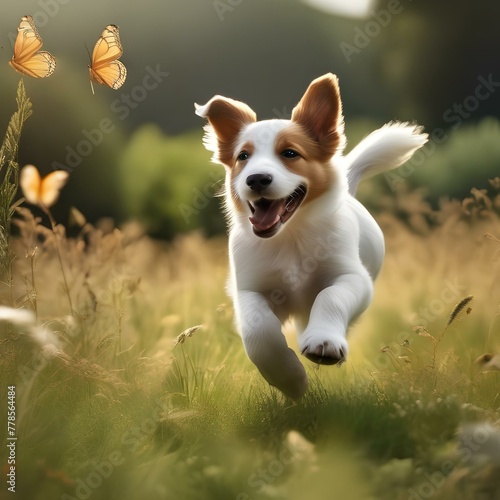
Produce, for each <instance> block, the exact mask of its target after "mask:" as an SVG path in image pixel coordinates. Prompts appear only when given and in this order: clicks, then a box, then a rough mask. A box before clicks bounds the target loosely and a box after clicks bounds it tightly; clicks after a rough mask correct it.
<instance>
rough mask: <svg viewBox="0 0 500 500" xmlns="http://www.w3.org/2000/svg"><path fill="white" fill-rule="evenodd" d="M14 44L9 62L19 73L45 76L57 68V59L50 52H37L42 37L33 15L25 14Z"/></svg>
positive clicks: (36, 76)
mask: <svg viewBox="0 0 500 500" xmlns="http://www.w3.org/2000/svg"><path fill="white" fill-rule="evenodd" d="M17 31H18V33H17V37H16V42H15V44H14V55H13V56H12V59H11V60H10V61H9V64H10V65H11V66H12V67H13V68H14V69H15V70H16V71H18V72H19V73H22V74H24V75H28V76H32V77H33V78H45V77H47V76H50V75H51V74H52V73H53V72H54V70H55V69H56V60H55V58H54V56H53V55H52V54H50V53H49V52H38V53H36V52H37V50H39V49H40V48H41V47H42V45H43V42H42V38H41V36H40V35H39V34H38V31H37V29H36V27H35V24H34V22H33V18H32V17H31V16H23V17H22V18H21V23H20V24H19V28H17Z"/></svg>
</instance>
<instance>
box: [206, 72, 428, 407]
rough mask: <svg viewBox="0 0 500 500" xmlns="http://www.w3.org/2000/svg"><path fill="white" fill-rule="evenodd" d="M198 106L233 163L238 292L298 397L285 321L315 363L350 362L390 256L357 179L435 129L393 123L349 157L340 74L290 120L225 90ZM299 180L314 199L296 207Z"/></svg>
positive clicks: (252, 353) (240, 323)
mask: <svg viewBox="0 0 500 500" xmlns="http://www.w3.org/2000/svg"><path fill="white" fill-rule="evenodd" d="M196 112H197V114H198V115H200V116H202V117H205V118H207V119H208V122H209V123H208V125H207V126H206V128H205V130H206V134H205V139H204V142H205V146H206V147H207V149H209V150H211V151H212V152H213V153H214V158H213V159H214V161H216V162H218V163H222V164H223V165H224V166H225V167H226V205H227V210H228V214H229V219H230V232H229V255H230V267H231V281H230V283H231V284H230V292H231V295H232V297H233V301H234V307H235V313H236V321H237V327H238V330H239V332H240V334H241V336H242V339H243V344H244V347H245V350H246V352H247V354H248V356H249V357H250V359H251V360H252V361H253V363H254V364H255V365H256V366H257V368H258V369H259V371H260V372H261V374H262V375H263V376H264V377H265V379H266V380H267V381H268V382H269V383H270V384H271V385H274V386H276V387H277V388H279V389H280V390H281V391H283V392H284V393H285V394H287V395H289V396H291V397H293V398H299V397H301V396H302V395H303V394H304V392H305V391H306V389H307V376H306V372H305V369H304V367H303V365H302V363H301V362H300V361H299V358H298V357H297V355H296V354H295V352H294V351H293V350H292V349H290V348H289V347H288V346H287V343H286V340H285V337H284V335H283V334H282V331H281V326H282V324H283V323H284V322H285V321H286V320H287V319H289V318H293V319H294V321H295V326H296V329H297V334H298V340H299V346H300V350H301V352H302V354H303V355H305V356H306V357H308V358H309V359H311V360H312V361H314V362H316V363H323V364H335V363H340V362H342V361H344V360H345V358H346V356H347V353H348V344H347V341H346V332H347V329H348V327H349V325H350V324H351V323H352V322H353V321H354V320H355V319H356V318H357V317H358V316H359V315H360V314H361V313H362V312H363V311H364V310H365V309H366V308H367V307H368V305H369V304H370V302H371V299H372V294H373V281H374V279H375V278H376V276H377V274H378V273H379V270H380V268H381V265H382V261H383V257H384V238H383V234H382V231H381V229H380V228H379V226H378V225H377V223H376V222H375V220H374V219H373V218H372V216H371V215H370V214H369V213H368V211H367V210H366V209H365V208H364V207H363V206H362V205H361V203H359V202H358V201H357V200H356V199H355V198H354V195H355V192H356V189H357V185H358V183H359V181H360V180H361V178H362V177H365V176H368V175H372V174H375V173H379V172H383V171H385V170H389V169H392V168H395V167H398V166H399V165H401V164H402V163H404V162H405V161H406V160H408V159H409V158H410V157H411V156H412V154H413V153H414V152H415V151H416V150H417V149H418V148H420V147H421V146H423V145H424V144H425V143H426V141H427V134H423V133H422V132H421V129H420V128H419V127H417V126H413V125H408V124H404V123H390V124H387V125H385V126H383V127H382V128H380V129H378V130H376V131H375V132H373V133H371V134H370V135H369V136H368V137H366V138H365V139H364V140H363V141H362V142H361V143H360V144H359V145H357V146H356V147H355V148H354V149H353V150H352V151H351V152H350V153H349V154H348V155H346V156H343V155H342V150H343V147H344V144H345V138H344V131H343V118H342V113H341V101H340V92H339V89H338V81H337V78H336V77H335V76H334V75H332V74H327V75H324V76H322V77H320V78H318V79H316V80H314V81H313V82H312V83H311V85H310V86H309V88H308V89H307V91H306V93H305V94H304V96H303V97H302V99H301V101H300V102H299V104H298V105H297V107H296V108H294V110H293V113H292V119H291V120H264V121H259V122H257V121H256V117H255V113H254V112H253V111H252V110H251V109H250V108H249V107H248V106H247V105H246V104H243V103H241V102H238V101H234V100H232V99H228V98H225V97H221V96H215V97H213V98H212V99H211V100H210V101H208V103H207V104H205V105H204V106H198V105H197V106H196ZM277 148H278V149H277ZM290 150H291V151H292V152H290ZM295 153H297V155H295ZM250 176H252V177H250ZM255 179H257V184H255V182H253V183H252V180H254V181H255ZM298 186H302V188H301V189H303V188H305V190H306V195H305V197H304V198H302V199H301V200H300V201H299V202H296V201H293V199H294V198H297V197H300V192H301V189H299V190H298V191H296V189H297V188H298ZM292 193H293V195H292ZM291 195H292V196H291ZM277 200H278V201H277ZM285 203H286V207H285V208H283V207H284V206H285V205H284V204H285ZM297 204H298V206H297ZM258 207H260V208H258ZM289 207H291V208H289ZM256 210H257V212H256V213H255V211H256ZM287 212H291V213H292V215H291V216H290V213H287ZM249 219H250V220H249ZM275 221H276V222H275Z"/></svg>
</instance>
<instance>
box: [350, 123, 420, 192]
mask: <svg viewBox="0 0 500 500" xmlns="http://www.w3.org/2000/svg"><path fill="white" fill-rule="evenodd" d="M427 137H428V135H427V134H424V133H422V127H419V126H417V125H409V124H408V123H399V122H391V123H388V124H386V125H384V126H383V127H382V128H379V129H378V130H375V131H374V132H372V133H371V134H370V135H368V136H367V137H365V138H364V139H363V140H362V141H361V142H360V143H359V144H358V145H357V146H356V147H355V148H354V149H353V150H352V151H351V152H350V153H349V154H348V155H346V157H345V160H346V162H347V179H348V183H349V193H351V194H352V195H353V196H354V194H355V193H356V190H357V189H358V184H359V182H360V181H361V179H362V178H364V177H370V176H372V175H375V174H379V173H381V172H385V171H387V170H391V169H393V168H396V167H399V166H400V165H402V164H403V163H404V162H405V161H407V160H409V159H410V158H411V156H412V155H413V153H415V151H417V149H419V148H421V147H422V146H423V145H424V144H425V143H426V142H427Z"/></svg>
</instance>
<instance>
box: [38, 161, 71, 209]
mask: <svg viewBox="0 0 500 500" xmlns="http://www.w3.org/2000/svg"><path fill="white" fill-rule="evenodd" d="M68 177H69V173H68V172H66V171H65V170H54V172H51V173H50V174H48V175H47V176H46V177H44V178H43V180H42V183H41V185H40V200H39V202H40V203H41V204H42V205H45V206H46V207H51V206H52V205H53V204H54V203H55V202H56V201H57V198H59V192H60V191H61V189H62V188H63V187H64V185H65V184H66V182H67V181H68Z"/></svg>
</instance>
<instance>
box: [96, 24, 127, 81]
mask: <svg viewBox="0 0 500 500" xmlns="http://www.w3.org/2000/svg"><path fill="white" fill-rule="evenodd" d="M122 54H123V48H122V44H121V42H120V34H119V32H118V26H115V25H114V24H110V25H108V26H106V28H104V31H103V32H102V34H101V36H100V38H99V40H97V43H96V44H95V47H94V51H93V53H92V64H91V66H90V68H89V69H90V78H91V79H92V80H94V81H96V82H98V83H100V84H101V85H107V86H108V87H110V88H112V89H114V90H116V89H119V88H120V87H121V86H122V85H123V83H124V82H125V79H126V77H127V68H125V65H124V64H123V63H122V62H121V61H118V58H119V57H121V55H122Z"/></svg>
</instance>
